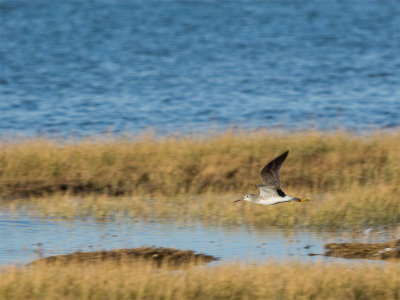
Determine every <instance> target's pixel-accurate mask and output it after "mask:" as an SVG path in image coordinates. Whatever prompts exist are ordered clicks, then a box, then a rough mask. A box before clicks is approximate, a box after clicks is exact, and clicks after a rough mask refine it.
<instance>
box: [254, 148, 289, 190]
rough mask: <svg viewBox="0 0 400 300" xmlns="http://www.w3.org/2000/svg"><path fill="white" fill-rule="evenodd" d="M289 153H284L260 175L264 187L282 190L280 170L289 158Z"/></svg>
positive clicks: (271, 162)
mask: <svg viewBox="0 0 400 300" xmlns="http://www.w3.org/2000/svg"><path fill="white" fill-rule="evenodd" d="M288 153H289V151H286V152H285V153H282V154H281V155H279V156H278V157H277V158H275V159H274V160H272V161H270V162H269V163H268V164H267V165H266V166H265V167H264V168H263V169H262V170H261V173H260V177H261V181H262V182H263V184H264V185H266V186H269V187H271V188H272V189H276V190H277V189H280V188H281V177H280V175H279V170H280V169H281V166H282V164H283V162H284V161H285V159H286V157H287V156H288Z"/></svg>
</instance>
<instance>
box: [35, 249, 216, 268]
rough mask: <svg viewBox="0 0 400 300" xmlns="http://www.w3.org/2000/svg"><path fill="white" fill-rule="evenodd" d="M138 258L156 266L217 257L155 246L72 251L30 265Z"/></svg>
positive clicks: (125, 260) (193, 262) (38, 260)
mask: <svg viewBox="0 0 400 300" xmlns="http://www.w3.org/2000/svg"><path fill="white" fill-rule="evenodd" d="M139 260H145V261H150V262H154V263H155V264H156V265H157V266H161V265H169V266H182V265H187V264H189V263H191V264H200V263H207V262H210V261H213V260H217V258H215V257H213V256H211V255H206V254H200V253H195V252H194V251H192V250H178V249H172V248H155V247H140V248H133V249H115V250H108V251H106V250H102V251H92V252H74V253H72V254H66V255H56V256H49V257H45V258H40V259H37V260H35V261H33V262H31V263H30V265H31V266H32V265H38V264H60V265H67V264H71V263H82V264H90V263H101V262H106V261H111V262H116V263H133V262H137V261H139Z"/></svg>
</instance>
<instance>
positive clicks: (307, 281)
mask: <svg viewBox="0 0 400 300" xmlns="http://www.w3.org/2000/svg"><path fill="white" fill-rule="evenodd" d="M1 271H2V274H1V275H2V277H1V281H0V298H1V299H16V300H17V299H165V300H167V299H171V300H172V299H174V300H175V299H176V300H179V299H185V300H186V299H188V300H189V299H224V300H225V299H288V300H289V299H327V300H328V299H388V300H389V299H399V298H400V272H399V268H398V265H397V264H385V265H377V264H374V265H371V264H354V265H348V264H336V263H330V264H324V263H313V264H311V263H297V262H286V263H275V262H267V263H262V264H257V265H251V264H250V265H248V264H247V265H245V264H240V263H231V264H227V265H218V266H213V267H192V268H191V267H188V268H186V269H185V270H182V271H173V270H171V269H170V268H168V267H166V266H165V267H161V268H157V267H156V266H155V265H154V264H149V263H146V262H141V263H137V264H134V265H132V263H127V264H124V263H118V264H115V263H110V262H105V263H99V264H70V265H68V266H65V265H57V264H56V265H36V266H33V267H11V268H7V269H4V268H3V269H2V270H1Z"/></svg>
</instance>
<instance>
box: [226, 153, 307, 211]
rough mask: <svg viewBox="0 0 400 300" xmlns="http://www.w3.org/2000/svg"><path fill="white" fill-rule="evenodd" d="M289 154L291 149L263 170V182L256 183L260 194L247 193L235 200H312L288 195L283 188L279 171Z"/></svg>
mask: <svg viewBox="0 0 400 300" xmlns="http://www.w3.org/2000/svg"><path fill="white" fill-rule="evenodd" d="M288 154H289V151H286V152H284V153H282V154H281V155H279V156H278V157H277V158H275V159H273V160H272V161H270V162H269V163H268V164H267V165H266V166H265V167H264V168H263V169H262V170H261V172H260V177H261V181H262V183H263V184H259V185H256V188H258V189H259V190H260V194H259V195H255V194H249V195H245V196H243V197H242V198H240V199H238V200H235V201H234V202H238V201H242V200H243V201H250V202H253V203H256V204H263V205H273V204H278V203H282V202H289V201H296V202H306V201H310V200H308V199H305V198H296V197H292V196H288V195H286V194H285V193H284V192H283V191H282V189H281V177H280V174H279V171H280V169H281V167H282V164H283V162H284V161H285V159H286V157H287V156H288Z"/></svg>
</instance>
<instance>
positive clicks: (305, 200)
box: [299, 198, 310, 202]
mask: <svg viewBox="0 0 400 300" xmlns="http://www.w3.org/2000/svg"><path fill="white" fill-rule="evenodd" d="M308 201H310V199H307V198H301V199H300V200H299V202H308Z"/></svg>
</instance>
